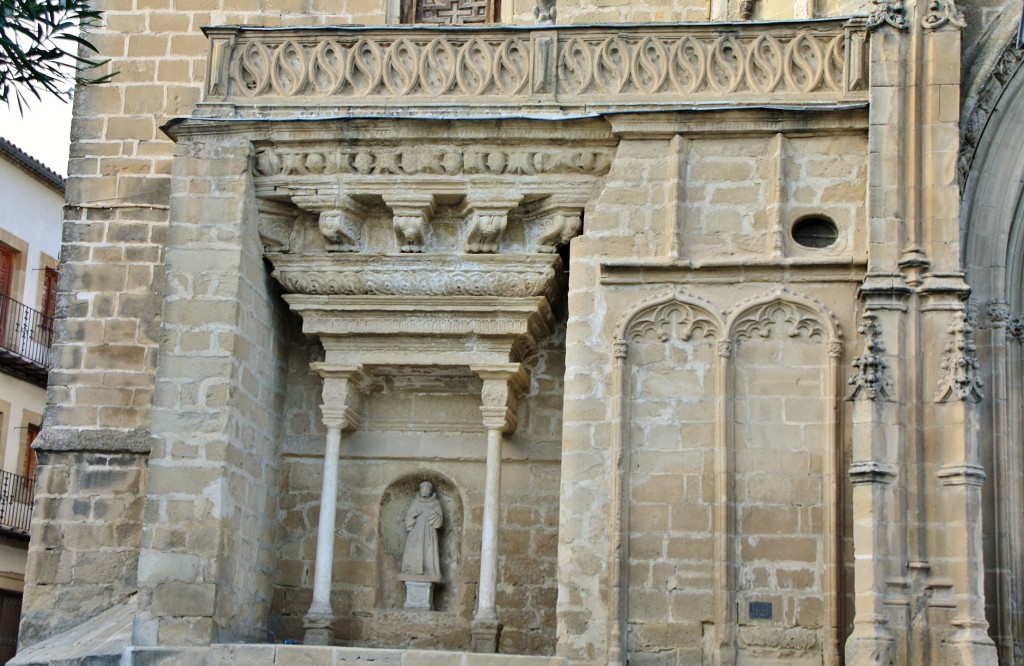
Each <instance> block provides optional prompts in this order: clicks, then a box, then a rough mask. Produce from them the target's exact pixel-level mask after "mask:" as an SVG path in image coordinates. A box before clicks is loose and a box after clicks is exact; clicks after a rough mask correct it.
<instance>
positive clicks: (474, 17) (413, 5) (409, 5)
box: [402, 0, 501, 25]
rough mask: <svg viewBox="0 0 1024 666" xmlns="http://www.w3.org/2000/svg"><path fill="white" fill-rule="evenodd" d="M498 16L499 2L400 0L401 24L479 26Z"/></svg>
mask: <svg viewBox="0 0 1024 666" xmlns="http://www.w3.org/2000/svg"><path fill="white" fill-rule="evenodd" d="M500 16H501V0H402V23H428V24H433V25H480V24H484V23H497V22H498V20H499V18H500Z"/></svg>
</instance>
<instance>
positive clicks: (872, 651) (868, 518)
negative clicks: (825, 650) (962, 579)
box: [846, 311, 899, 666]
mask: <svg viewBox="0 0 1024 666" xmlns="http://www.w3.org/2000/svg"><path fill="white" fill-rule="evenodd" d="M887 315H889V316H888V317H887V319H888V322H889V323H891V324H896V323H898V322H897V317H898V315H896V314H895V313H887ZM858 332H859V333H860V334H861V335H863V336H864V347H863V352H862V353H861V355H860V356H858V357H857V358H856V359H855V360H854V361H853V366H854V368H856V370H857V372H856V374H855V375H854V376H853V377H851V378H850V381H849V385H850V391H849V393H848V394H847V399H848V400H852V401H853V409H852V411H853V451H852V454H853V462H852V464H851V465H850V470H849V475H850V482H851V483H852V485H853V491H852V496H853V553H854V564H853V577H854V595H855V596H854V610H855V614H854V619H853V633H852V634H851V635H850V637H849V639H847V642H846V663H848V664H851V665H865V666H866V665H868V664H891V663H894V658H895V646H896V639H895V637H894V636H893V634H892V631H891V630H890V628H889V618H888V616H887V613H886V612H885V594H886V584H887V581H888V579H889V577H890V576H891V575H892V571H893V567H892V565H891V563H890V559H891V557H892V556H893V555H894V554H898V550H899V549H898V547H897V544H894V543H892V541H891V540H890V538H889V531H890V526H891V524H892V521H893V519H894V517H895V516H896V515H898V507H897V506H896V502H895V496H894V493H893V485H894V482H895V481H896V477H897V470H898V469H899V464H898V447H897V446H896V444H897V442H898V437H899V436H898V433H897V432H896V423H895V419H894V418H893V417H894V414H895V409H894V403H893V402H892V396H891V395H890V393H892V392H893V391H894V387H893V386H891V385H890V383H891V380H890V377H889V371H888V361H887V360H886V353H885V352H886V346H885V344H884V343H883V341H882V330H881V327H880V316H879V314H878V313H876V312H873V311H869V312H867V313H866V314H865V315H864V322H863V324H862V325H861V326H860V328H859V329H858ZM894 551H897V553H894Z"/></svg>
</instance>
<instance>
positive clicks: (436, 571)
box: [399, 481, 444, 610]
mask: <svg viewBox="0 0 1024 666" xmlns="http://www.w3.org/2000/svg"><path fill="white" fill-rule="evenodd" d="M443 523H444V514H443V513H442V511H441V502H440V501H439V500H438V499H437V494H436V493H435V492H434V484H432V483H431V482H430V481H424V482H422V483H420V490H419V493H418V494H417V495H416V497H415V498H414V499H413V501H412V504H410V505H409V509H408V510H407V511H406V512H405V529H406V530H407V531H408V532H409V535H408V536H407V537H406V539H405V553H404V554H403V555H402V570H401V573H400V574H399V578H400V579H401V580H404V581H405V591H406V594H405V607H406V608H418V609H424V610H431V609H432V608H433V593H434V584H435V583H440V582H442V578H441V563H440V554H439V549H438V543H437V530H438V529H440V527H441V525H442V524H443Z"/></svg>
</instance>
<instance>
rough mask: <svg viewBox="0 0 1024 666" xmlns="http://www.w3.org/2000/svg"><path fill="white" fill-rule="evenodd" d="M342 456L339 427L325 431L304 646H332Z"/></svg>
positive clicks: (332, 427) (331, 427)
mask: <svg viewBox="0 0 1024 666" xmlns="http://www.w3.org/2000/svg"><path fill="white" fill-rule="evenodd" d="M340 452H341V427H340V426H338V425H331V426H328V427H327V445H326V447H325V450H324V478H323V483H322V485H321V489H320V520H319V522H318V523H317V531H316V572H315V574H314V577H313V603H312V604H310V606H309V612H308V613H306V617H305V623H304V624H305V627H306V634H305V641H304V642H305V643H306V644H307V645H330V644H331V643H332V642H333V638H334V630H333V629H332V628H331V625H332V624H333V623H334V611H333V610H332V609H331V578H332V574H333V572H334V525H335V516H336V515H337V505H338V456H339V454H340Z"/></svg>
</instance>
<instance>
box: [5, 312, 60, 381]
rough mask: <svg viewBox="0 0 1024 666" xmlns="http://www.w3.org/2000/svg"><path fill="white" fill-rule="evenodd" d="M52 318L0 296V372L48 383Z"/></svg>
mask: <svg viewBox="0 0 1024 666" xmlns="http://www.w3.org/2000/svg"><path fill="white" fill-rule="evenodd" d="M52 340H53V318H52V317H47V316H45V315H44V314H43V313H42V312H39V311H38V310H33V309H32V308H30V307H28V306H26V305H24V304H23V303H19V302H18V301H16V300H14V299H13V298H10V297H9V296H3V295H0V371H3V372H6V373H7V374H9V375H13V376H15V377H18V378H20V379H24V380H27V381H30V382H33V383H35V384H38V385H39V386H43V387H45V386H46V375H47V373H48V372H49V370H50V342H51V341H52Z"/></svg>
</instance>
